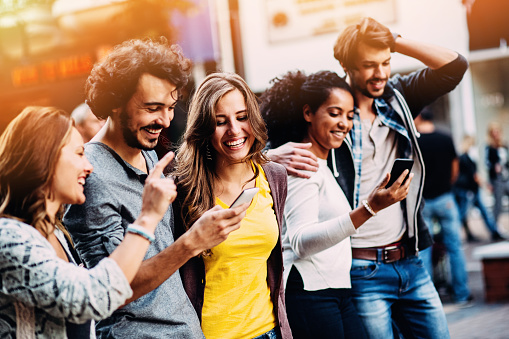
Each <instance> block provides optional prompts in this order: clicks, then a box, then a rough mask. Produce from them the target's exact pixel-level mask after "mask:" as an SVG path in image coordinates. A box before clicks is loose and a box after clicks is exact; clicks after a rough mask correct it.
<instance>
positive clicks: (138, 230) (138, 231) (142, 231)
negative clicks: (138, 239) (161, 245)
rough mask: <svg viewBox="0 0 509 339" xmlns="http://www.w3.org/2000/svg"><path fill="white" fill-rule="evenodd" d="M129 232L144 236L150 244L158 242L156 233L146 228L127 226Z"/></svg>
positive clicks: (133, 225)
mask: <svg viewBox="0 0 509 339" xmlns="http://www.w3.org/2000/svg"><path fill="white" fill-rule="evenodd" d="M127 232H130V233H134V234H137V235H139V236H142V237H143V238H145V239H147V240H148V241H150V242H154V240H156V237H155V235H154V233H150V232H149V231H147V230H146V229H145V228H144V227H141V226H138V225H135V224H129V226H127Z"/></svg>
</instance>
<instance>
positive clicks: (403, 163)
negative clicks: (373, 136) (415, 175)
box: [385, 158, 414, 188]
mask: <svg viewBox="0 0 509 339" xmlns="http://www.w3.org/2000/svg"><path fill="white" fill-rule="evenodd" d="M413 165H414V160H413V159H405V158H398V159H396V160H394V164H393V165H392V170H391V178H390V179H389V182H388V183H387V185H385V188H389V187H391V186H392V184H394V182H395V181H396V180H398V178H399V176H400V175H401V173H403V171H404V170H406V169H407V170H408V174H407V176H406V177H405V180H403V182H405V181H406V180H407V179H408V176H409V175H410V170H411V169H412V166H413Z"/></svg>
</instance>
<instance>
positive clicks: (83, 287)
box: [0, 107, 176, 339]
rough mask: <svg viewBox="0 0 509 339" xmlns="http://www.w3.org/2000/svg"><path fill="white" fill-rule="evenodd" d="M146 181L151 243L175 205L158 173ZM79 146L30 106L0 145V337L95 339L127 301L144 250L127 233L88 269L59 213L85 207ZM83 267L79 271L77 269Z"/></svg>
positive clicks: (64, 122) (57, 115) (71, 133)
mask: <svg viewBox="0 0 509 339" xmlns="http://www.w3.org/2000/svg"><path fill="white" fill-rule="evenodd" d="M170 160H171V157H166V158H165V159H163V160H161V162H160V163H159V164H157V165H156V167H155V170H154V171H153V173H152V174H150V175H149V176H148V177H147V185H146V186H145V188H144V190H143V207H142V208H141V212H139V218H140V219H144V220H146V221H147V222H146V223H145V224H144V225H143V227H142V226H141V225H140V226H138V228H137V232H142V233H147V234H151V233H154V230H155V228H156V226H157V224H158V222H159V220H160V219H161V218H162V216H163V215H164V214H165V212H166V210H167V209H168V205H169V202H170V199H171V198H172V197H174V196H175V193H176V192H175V186H174V185H173V183H171V182H170V181H171V180H169V179H164V178H161V173H162V170H163V168H164V167H165V166H166V163H167V162H169V161H170ZM92 170H93V167H92V165H91V164H90V163H89V162H88V160H87V158H86V157H85V155H84V151H83V139H82V137H81V135H80V134H79V132H78V131H77V129H76V128H74V124H73V122H72V120H71V119H70V118H69V116H68V114H67V113H66V112H64V111H62V110H60V109H56V108H52V107H27V108H25V109H24V110H23V112H21V113H20V114H19V115H18V116H17V117H16V118H15V119H14V120H13V121H12V122H11V123H10V124H9V125H8V126H7V128H6V130H5V131H4V133H3V134H2V136H1V137H0V217H1V218H0V337H2V338H36V337H37V338H83V339H85V338H95V333H94V328H93V327H92V328H91V321H90V320H92V319H94V320H100V319H103V318H106V317H108V316H109V315H110V314H111V313H112V312H113V311H114V310H115V309H117V308H118V307H120V306H121V305H122V304H123V303H124V302H125V301H126V299H127V298H129V297H131V296H132V290H131V288H130V286H129V283H130V282H131V281H132V280H133V278H134V276H135V274H136V272H137V271H138V268H139V267H140V265H141V262H142V260H143V257H144V256H145V253H146V251H147V249H148V247H149V244H150V241H148V240H147V239H146V238H144V237H140V236H139V235H138V234H136V233H135V232H128V233H127V234H126V235H125V238H124V240H123V241H122V242H121V243H120V244H119V246H118V247H117V248H116V249H115V250H114V251H113V252H112V253H111V254H110V255H109V256H108V258H105V259H102V260H100V261H99V263H98V264H97V266H96V267H94V268H92V269H90V270H87V269H85V268H83V267H78V266H77V264H79V263H80V259H79V257H78V256H77V255H76V252H75V251H74V248H73V245H72V243H71V242H70V238H69V234H68V233H67V231H66V229H65V228H64V227H63V225H62V220H61V217H62V212H63V205H64V204H82V203H83V202H84V201H85V195H84V194H83V185H84V184H85V180H86V178H87V177H88V176H89V175H90V173H91V172H92ZM80 266H83V265H80Z"/></svg>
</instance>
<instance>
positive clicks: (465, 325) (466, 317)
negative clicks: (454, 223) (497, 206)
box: [439, 211, 509, 339]
mask: <svg viewBox="0 0 509 339" xmlns="http://www.w3.org/2000/svg"><path fill="white" fill-rule="evenodd" d="M473 212H476V211H473ZM469 226H470V229H471V231H472V233H473V234H474V235H475V236H476V237H477V238H479V239H480V240H481V241H480V242H477V243H467V242H465V241H464V250H465V256H466V260H467V271H468V274H469V286H470V289H471V292H472V294H473V296H474V303H473V306H471V307H469V308H458V307H457V306H455V305H454V304H452V303H451V302H450V300H449V296H448V295H446V294H444V292H443V291H440V289H439V291H440V293H441V296H442V301H443V303H444V310H445V313H446V317H447V322H448V324H449V331H450V333H451V338H452V339H474V338H476V339H477V338H479V339H508V338H509V302H501V303H486V302H485V300H484V281H483V275H482V264H481V262H480V261H479V260H478V259H476V258H474V257H473V255H472V253H473V251H474V249H475V248H476V247H478V246H483V245H487V244H490V243H491V241H490V239H489V235H488V232H487V231H486V227H485V226H484V224H483V221H482V219H481V218H480V216H478V215H477V213H471V215H470V219H469ZM499 229H500V231H501V233H503V234H505V235H506V236H509V213H505V214H503V215H502V216H501V220H500V225H499Z"/></svg>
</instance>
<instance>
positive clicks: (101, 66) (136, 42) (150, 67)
mask: <svg viewBox="0 0 509 339" xmlns="http://www.w3.org/2000/svg"><path fill="white" fill-rule="evenodd" d="M190 70H191V61H190V60H189V59H187V58H186V57H184V55H183V53H182V50H181V48H180V46H178V45H170V44H169V43H168V41H167V39H166V38H164V37H161V38H159V39H158V40H152V39H144V40H140V39H132V40H128V41H124V42H123V43H121V44H119V45H117V46H115V47H114V49H113V51H112V52H111V53H110V54H109V55H108V56H107V57H106V59H105V60H104V61H102V62H100V63H97V64H95V65H94V67H93V69H92V71H91V73H90V76H89V77H88V79H87V81H86V84H85V93H86V97H87V104H88V105H89V106H90V108H91V109H92V111H93V112H94V114H95V115H96V116H97V117H98V118H102V119H106V118H107V117H109V116H110V115H111V113H112V110H113V109H115V108H119V107H124V106H125V105H126V104H127V102H128V101H129V99H130V98H131V97H132V96H133V94H134V92H135V91H136V86H137V85H138V80H139V79H140V77H141V76H142V75H143V74H144V73H148V74H151V75H153V76H156V77H158V78H160V79H165V80H168V81H169V82H171V83H172V84H174V85H175V86H176V87H177V91H178V90H180V89H181V88H183V87H184V86H185V85H186V84H187V81H188V79H189V75H190Z"/></svg>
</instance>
